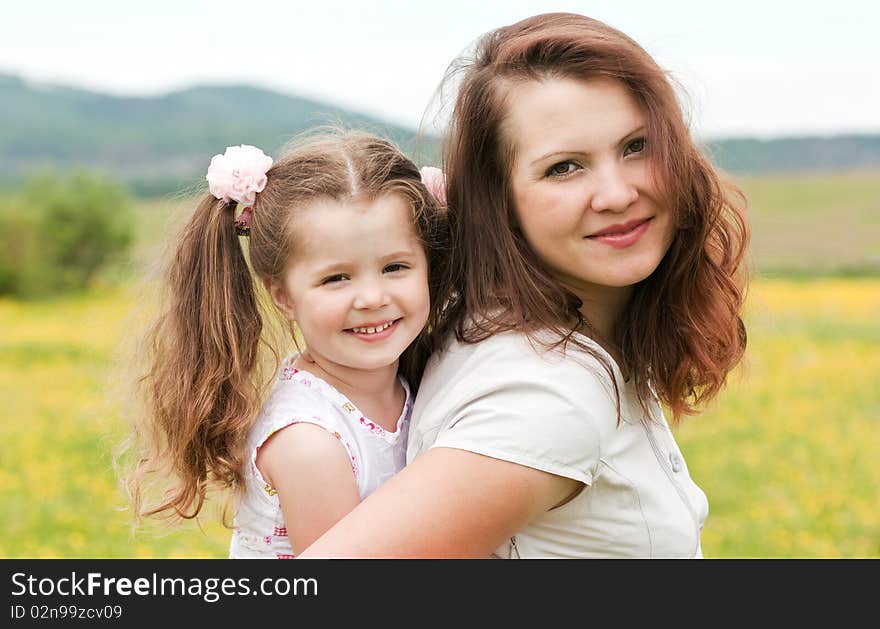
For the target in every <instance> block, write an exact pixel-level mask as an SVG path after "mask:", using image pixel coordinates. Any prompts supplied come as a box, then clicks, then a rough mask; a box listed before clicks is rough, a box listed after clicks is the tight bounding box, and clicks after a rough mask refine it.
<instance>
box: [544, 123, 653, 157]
mask: <svg viewBox="0 0 880 629" xmlns="http://www.w3.org/2000/svg"><path fill="white" fill-rule="evenodd" d="M644 130H645V125H639V126H638V127H636V128H635V129H633V130H632V131H630V132H629V133H625V134H623V135H622V136H621V137H620V140H618V141H617V144H616V145H615V146H620V145H621V144H623V143H625V142H626V141H627V140H629V139H630V138H631V137H632V136H634V135H636V134H637V133H642V132H643V131H644ZM555 155H588V153H584V152H583V151H551V152H549V153H547V154H545V155H542V156H541V157H539V158H538V159H536V160H534V161H533V162H532V163H531V164H530V165H531V166H534V165H535V164H537V163H538V162H543V161H544V160H545V159H548V158H550V157H553V156H555Z"/></svg>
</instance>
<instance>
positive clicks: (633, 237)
mask: <svg viewBox="0 0 880 629" xmlns="http://www.w3.org/2000/svg"><path fill="white" fill-rule="evenodd" d="M652 220H654V217H653V216H652V217H651V218H648V219H644V220H635V221H629V222H627V223H624V224H623V225H613V226H611V227H606V228H605V229H603V230H601V231H599V232H596V233H595V234H592V235H590V236H587V238H589V239H590V240H595V241H597V242H601V243H604V244H606V245H610V246H611V247H614V248H615V249H623V248H625V247H630V246H632V245H634V244H636V243H637V242H638V241H639V239H640V238H641V237H642V236H643V235H644V233H645V232H646V231H648V227H650V225H651V221H652Z"/></svg>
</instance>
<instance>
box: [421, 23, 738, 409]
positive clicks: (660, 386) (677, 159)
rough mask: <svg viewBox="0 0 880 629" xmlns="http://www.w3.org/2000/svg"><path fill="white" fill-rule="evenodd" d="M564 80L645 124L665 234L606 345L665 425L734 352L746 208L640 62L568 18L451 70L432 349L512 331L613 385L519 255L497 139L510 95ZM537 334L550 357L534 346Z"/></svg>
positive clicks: (573, 316) (721, 377)
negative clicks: (577, 358)
mask: <svg viewBox="0 0 880 629" xmlns="http://www.w3.org/2000/svg"><path fill="white" fill-rule="evenodd" d="M563 78H566V79H575V80H582V81H586V80H591V79H612V80H615V81H619V82H620V83H621V84H623V85H624V86H625V87H626V88H627V90H628V91H629V93H630V94H631V95H632V97H633V98H634V99H635V100H636V102H637V103H638V105H639V106H640V107H641V109H642V111H643V112H644V114H645V117H646V118H647V139H648V144H647V146H648V148H647V151H648V152H649V153H648V155H649V158H650V160H651V162H650V163H651V165H652V169H653V174H654V176H655V181H657V182H658V185H659V192H660V196H661V198H662V199H663V200H664V202H665V203H667V204H668V207H670V208H671V209H672V211H673V212H674V217H675V222H676V226H677V229H676V232H675V235H674V239H673V241H672V244H671V246H670V248H669V250H668V252H667V253H666V255H665V257H664V258H663V260H662V262H661V263H660V265H659V267H658V268H657V269H656V270H655V271H654V272H653V273H652V274H651V275H650V276H649V277H648V278H647V279H645V280H644V281H642V282H640V283H639V284H638V285H637V286H636V287H635V290H634V292H633V295H632V298H631V301H630V302H629V304H628V307H627V309H626V312H625V314H624V316H623V317H622V318H621V319H620V320H619V321H618V323H617V325H616V329H615V332H614V338H613V339H611V340H612V342H613V343H614V344H615V345H616V346H617V348H618V349H619V352H620V354H621V355H622V357H623V362H624V364H623V365H621V366H622V367H623V368H624V370H625V371H627V372H629V374H630V375H631V377H632V378H633V380H634V383H635V386H636V389H637V391H638V394H639V397H640V399H641V401H642V405H643V406H644V407H645V408H647V406H646V404H647V402H646V401H647V400H649V399H651V398H652V397H653V395H655V394H656V395H657V396H658V397H659V399H660V400H661V402H663V403H664V404H665V405H667V406H668V407H669V408H670V410H671V411H672V414H673V420H674V421H678V420H680V419H681V418H682V416H683V415H686V414H691V413H695V412H697V410H698V409H697V407H698V406H700V405H702V403H704V402H706V401H708V400H710V399H711V398H713V397H714V396H715V395H716V394H717V393H718V392H719V390H720V389H721V388H722V386H723V384H724V382H725V379H726V376H727V374H728V372H729V371H730V370H731V369H732V368H733V367H734V366H735V365H736V364H737V362H738V361H739V360H740V358H741V357H742V355H743V352H744V350H745V346H746V331H745V327H744V325H743V322H742V320H741V318H740V310H741V307H742V304H743V298H744V291H745V284H746V275H745V273H744V269H743V264H742V263H743V257H744V254H745V250H746V246H747V242H748V236H749V230H748V225H747V222H746V219H745V214H744V213H745V198H744V196H743V195H742V194H741V193H740V192H739V191H738V189H736V187H735V186H733V185H731V184H729V183H726V182H725V181H723V180H722V178H721V176H720V174H719V173H718V172H717V171H716V170H715V168H713V166H712V164H711V163H710V161H709V160H708V159H707V158H706V157H705V156H704V155H703V154H702V153H701V152H700V150H699V149H698V148H697V147H696V146H695V144H694V142H693V141H692V139H691V137H690V134H689V132H688V129H687V125H686V123H685V121H684V116H683V114H682V110H681V108H680V106H679V104H678V102H677V100H676V96H675V93H674V90H673V88H672V86H671V84H670V82H669V80H668V79H667V77H666V75H665V73H664V72H663V70H661V69H660V68H659V67H658V66H657V64H656V63H655V62H654V60H653V59H652V58H651V57H650V55H648V53H646V52H645V51H644V50H643V49H642V48H641V47H640V46H639V45H638V44H637V43H635V42H634V41H633V40H631V39H630V38H629V37H627V36H626V35H624V34H623V33H621V32H619V31H617V30H615V29H613V28H611V27H609V26H607V25H605V24H603V23H601V22H598V21H596V20H593V19H590V18H587V17H584V16H581V15H575V14H566V13H556V14H546V15H538V16H535V17H531V18H528V19H525V20H523V21H521V22H518V23H516V24H513V25H511V26H508V27H503V28H500V29H497V30H495V31H491V32H489V33H487V34H486V35H484V36H483V37H482V38H480V39H479V40H478V41H477V44H476V47H475V51H474V53H473V55H469V56H466V57H463V58H462V59H460V60H458V61H457V62H454V63H453V65H452V66H450V69H449V71H448V73H447V79H446V82H447V83H449V82H452V81H460V85H459V87H458V95H457V99H456V101H455V105H454V110H453V112H452V118H451V126H450V132H449V134H448V136H447V138H446V144H445V146H444V162H445V170H446V174H447V177H448V192H447V194H448V219H449V229H450V237H451V239H452V245H451V255H450V256H449V257H448V258H447V259H446V260H445V261H444V265H443V270H442V272H441V275H442V278H443V279H442V282H441V289H440V290H441V293H442V295H443V299H444V304H445V305H444V311H443V316H442V317H440V318H439V321H438V324H437V325H436V326H435V327H434V330H435V334H436V335H437V336H436V338H435V343H437V344H438V345H439V344H440V343H441V342H442V339H443V338H444V337H446V336H447V335H448V334H450V333H454V334H455V335H456V337H457V338H458V339H459V340H460V341H462V342H478V341H480V340H483V339H485V338H487V337H488V336H491V335H493V334H497V333H499V332H503V331H506V330H521V331H526V332H527V333H528V334H529V336H530V339H531V340H532V341H533V343H534V342H539V343H541V344H542V345H545V346H547V345H549V346H552V347H559V346H561V347H565V346H566V345H567V344H568V343H573V344H575V345H576V346H579V347H580V348H581V349H583V350H585V351H587V352H589V353H591V354H593V355H594V356H596V358H598V359H599V360H600V362H601V363H602V364H603V365H605V368H606V371H607V372H608V374H609V375H612V373H613V370H612V369H611V366H610V365H609V363H608V361H607V360H605V359H604V358H603V357H602V356H601V355H600V354H599V353H598V352H596V351H595V350H594V349H593V348H592V347H591V346H590V345H589V344H588V343H584V342H583V339H582V338H580V339H579V338H578V336H579V335H578V334H576V333H577V332H584V333H586V335H587V336H590V335H592V334H593V330H592V328H591V327H590V323H589V321H588V319H587V318H586V317H584V316H583V314H582V313H581V312H580V310H579V309H580V307H581V305H582V304H581V301H580V299H578V298H577V297H576V296H575V295H574V294H573V293H572V292H570V291H569V290H567V289H565V288H564V287H563V286H562V285H561V284H560V283H559V282H558V281H557V280H556V279H555V278H554V276H553V274H552V272H551V271H550V270H549V269H548V267H547V266H546V264H545V263H544V262H543V261H542V260H541V259H540V258H539V257H538V256H537V255H536V254H535V253H534V251H533V250H532V249H531V247H530V246H529V245H528V243H527V242H526V241H525V238H524V237H523V236H522V233H521V230H520V229H518V227H517V225H518V223H517V219H516V213H515V211H514V207H513V202H512V193H511V188H510V183H509V182H510V174H511V168H512V162H513V160H514V147H512V146H509V145H508V144H506V143H505V141H504V136H503V133H502V123H503V121H504V119H505V116H506V112H507V111H508V110H509V108H510V107H515V106H516V104H515V103H513V102H511V99H510V98H509V95H510V88H511V87H512V86H514V85H516V84H518V83H522V82H528V81H538V82H540V81H545V80H552V79H563ZM475 320H476V321H478V322H479V324H478V325H474V321H475ZM546 331H550V332H551V333H552V337H553V341H552V342H551V343H547V342H546V341H541V340H540V338H545V337H543V336H542V335H539V334H538V333H539V332H541V333H542V334H543V333H544V332H546ZM539 337H540V338H539ZM612 382H613V383H614V388H615V393H616V394H618V395H617V399H618V404H619V399H620V398H619V391H618V389H617V383H616V380H615V379H614V378H613V377H612ZM618 409H619V406H618Z"/></svg>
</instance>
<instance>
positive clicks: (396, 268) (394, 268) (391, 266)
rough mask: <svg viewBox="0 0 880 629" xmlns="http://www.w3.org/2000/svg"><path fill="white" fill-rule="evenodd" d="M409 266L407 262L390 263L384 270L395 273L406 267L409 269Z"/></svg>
mask: <svg viewBox="0 0 880 629" xmlns="http://www.w3.org/2000/svg"><path fill="white" fill-rule="evenodd" d="M407 268H409V267H407V266H406V265H405V264H400V263H394V264H389V265H388V266H386V267H385V268H384V269H383V270H384V271H385V273H394V272H396V271H403V270H404V269H407Z"/></svg>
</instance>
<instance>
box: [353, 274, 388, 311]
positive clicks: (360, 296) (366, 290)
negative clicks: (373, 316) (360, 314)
mask: <svg viewBox="0 0 880 629" xmlns="http://www.w3.org/2000/svg"><path fill="white" fill-rule="evenodd" d="M387 303H388V293H387V292H386V291H385V289H384V286H383V285H382V282H379V281H364V282H363V283H362V284H361V285H360V286H358V291H357V295H356V296H355V299H354V307H355V308H357V309H358V310H375V309H376V308H381V307H382V306H385V305H386V304H387Z"/></svg>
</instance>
